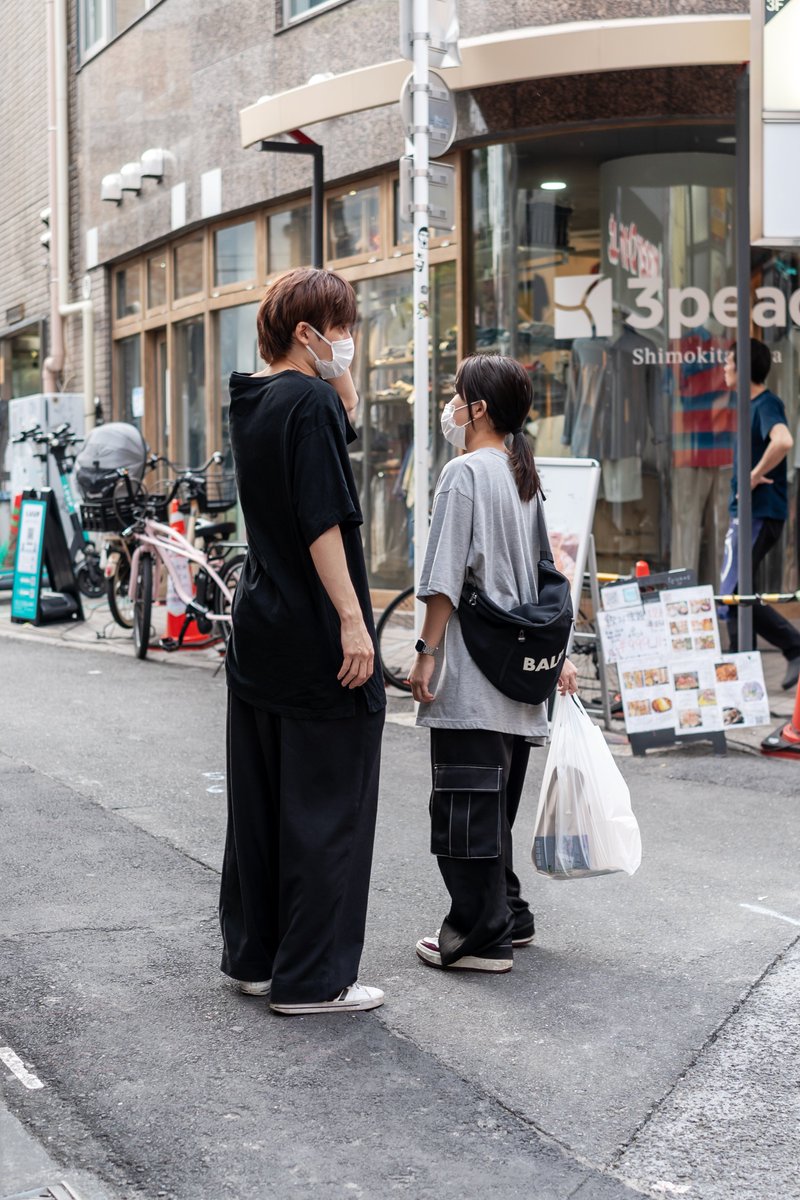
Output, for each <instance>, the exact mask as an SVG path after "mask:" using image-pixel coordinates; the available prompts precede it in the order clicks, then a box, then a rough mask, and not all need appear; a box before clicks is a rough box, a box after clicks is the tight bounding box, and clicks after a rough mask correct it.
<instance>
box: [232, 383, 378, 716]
mask: <svg viewBox="0 0 800 1200" xmlns="http://www.w3.org/2000/svg"><path fill="white" fill-rule="evenodd" d="M230 392H231V406H230V429H231V446H232V448H233V459H234V463H235V466H236V480H237V484H238V488H239V497H240V500H241V505H242V511H243V512H244V519H245V524H246V526H247V540H248V554H247V562H246V564H245V567H244V570H243V572H242V576H241V579H240V581H239V586H238V587H237V589H236V598H235V600H234V606H233V631H232V635H231V640H230V644H229V646H228V653H227V660H226V665H227V674H228V685H229V687H230V688H231V690H232V691H233V692H235V693H236V695H237V696H239V697H240V698H241V699H242V700H244V701H246V702H247V703H248V704H252V705H253V706H254V707H255V708H260V709H264V710H266V711H267V712H274V713H279V714H281V715H283V716H288V717H299V718H303V717H305V718H310V717H348V716H352V715H353V714H354V713H355V712H356V705H357V704H359V705H361V707H362V711H363V706H364V705H366V708H367V710H368V711H370V712H377V711H378V710H380V709H381V708H383V707H385V704H386V694H385V690H384V686H383V681H382V677H381V670H380V666H379V662H378V654H377V646H376V653H375V671H374V673H373V675H372V678H371V679H368V680H367V682H366V683H365V684H364V685H363V687H361V688H355V689H353V690H350V689H347V688H343V687H342V685H341V683H340V682H339V680H338V679H337V678H336V676H337V674H338V672H339V670H340V669H341V666H342V643H341V633H340V626H339V617H338V614H337V612H336V610H335V608H334V607H333V605H332V603H331V601H330V599H329V597H328V594H327V592H326V591H325V589H324V587H323V586H322V583H321V581H320V578H319V576H318V575H317V572H316V570H315V568H314V563H313V560H312V558H311V554H310V551H309V546H310V545H311V544H312V543H313V542H315V541H316V540H317V538H318V537H320V535H321V534H323V533H325V531H326V530H327V529H331V528H332V527H333V526H334V525H338V526H339V528H340V529H341V532H342V540H343V542H344V550H345V555H346V557H347V565H348V568H349V571H350V578H351V579H352V581H353V587H354V588H355V592H356V595H357V597H358V602H359V604H360V606H361V611H362V613H363V615H364V621H365V623H366V626H367V629H368V630H369V631H370V635H371V637H372V640H373V643H375V641H376V639H375V626H374V621H373V616H372V605H371V601H370V595H369V586H368V583H367V572H366V567H365V564H364V551H363V548H362V545H361V535H360V533H359V526H360V525H361V523H362V516H361V508H360V506H359V502H358V492H357V489H356V485H355V480H354V479H353V471H352V468H351V466H350V458H349V455H348V453H347V442H348V441H350V440H353V439H354V438H355V436H356V435H355V433H354V432H353V430H352V429H351V427H350V425H349V423H348V422H347V420H346V418H345V415H344V410H343V409H342V404H341V401H340V400H339V397H338V396H337V394H336V392H335V391H334V390H333V388H332V387H331V386H330V384H328V383H324V382H323V381H322V380H321V379H317V378H312V377H310V376H308V375H303V374H301V373H300V372H299V371H281V372H279V373H278V374H277V375H267V376H261V377H256V376H252V375H240V374H239V373H237V372H234V374H233V375H231V379H230Z"/></svg>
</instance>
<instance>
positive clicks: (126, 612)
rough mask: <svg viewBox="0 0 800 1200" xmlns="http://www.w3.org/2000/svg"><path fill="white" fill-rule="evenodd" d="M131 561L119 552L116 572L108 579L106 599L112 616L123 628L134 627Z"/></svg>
mask: <svg viewBox="0 0 800 1200" xmlns="http://www.w3.org/2000/svg"><path fill="white" fill-rule="evenodd" d="M130 582H131V563H130V559H129V558H128V556H127V554H118V556H117V562H116V566H115V567H114V574H113V575H111V576H109V577H108V578H107V579H106V599H107V600H108V607H109V610H110V612H111V616H112V617H113V618H114V620H115V621H116V623H117V624H118V625H119V626H120V627H121V628H122V629H133V601H132V600H131V598H130V595H129V588H130Z"/></svg>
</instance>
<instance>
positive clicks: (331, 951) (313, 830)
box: [219, 691, 384, 1004]
mask: <svg viewBox="0 0 800 1200" xmlns="http://www.w3.org/2000/svg"><path fill="white" fill-rule="evenodd" d="M360 708H361V710H360V711H359V712H358V713H357V715H356V716H353V717H347V718H343V719H334V720H319V719H311V720H296V719H294V718H288V717H281V716H277V715H275V714H273V713H267V712H263V711H261V710H260V709H256V708H253V707H252V706H251V705H249V704H246V703H245V702H244V701H243V700H241V699H240V698H239V697H238V696H236V695H234V694H233V692H230V691H229V692H228V726H227V762H228V832H227V837H226V841H225V856H224V860H223V866H222V885H221V889H220V905H219V912H220V925H221V927H222V937H223V943H224V950H223V956H222V970H223V971H224V972H225V973H226V974H227V975H230V976H232V977H233V978H234V979H241V980H265V979H270V978H271V979H272V1000H273V1001H275V1002H276V1003H279V1004H303V1003H313V1002H315V1001H322V1000H330V999H333V998H334V997H335V996H337V995H338V994H339V992H340V991H341V990H342V989H343V988H345V987H347V986H348V985H349V984H351V983H354V982H355V980H356V979H357V977H358V967H359V962H360V959H361V951H362V949H363V945H364V927H365V923H366V915H367V899H368V893H369V880H370V871H371V868H372V847H373V842H374V837H375V816H376V810H377V803H378V779H379V770H380V748H381V736H382V732H383V721H384V713H383V711H381V712H378V713H369V712H367V711H366V708H365V707H363V705H361V706H360Z"/></svg>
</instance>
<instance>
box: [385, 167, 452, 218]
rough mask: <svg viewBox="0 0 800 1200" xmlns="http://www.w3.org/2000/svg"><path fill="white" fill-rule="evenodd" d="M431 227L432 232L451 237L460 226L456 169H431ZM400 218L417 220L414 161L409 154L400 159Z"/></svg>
mask: <svg viewBox="0 0 800 1200" xmlns="http://www.w3.org/2000/svg"><path fill="white" fill-rule="evenodd" d="M428 186H429V192H428V224H429V225H430V227H431V228H432V229H441V230H443V231H444V232H445V233H449V232H450V230H451V229H453V228H454V227H455V223H456V169H455V167H451V166H449V165H448V164H447V163H434V162H432V163H431V164H430V167H429V168H428ZM398 204H399V207H400V214H401V217H402V219H403V220H404V221H408V222H409V223H411V222H412V221H413V220H414V159H413V157H412V155H410V154H406V155H404V156H403V157H402V158H401V159H400V195H399V197H398Z"/></svg>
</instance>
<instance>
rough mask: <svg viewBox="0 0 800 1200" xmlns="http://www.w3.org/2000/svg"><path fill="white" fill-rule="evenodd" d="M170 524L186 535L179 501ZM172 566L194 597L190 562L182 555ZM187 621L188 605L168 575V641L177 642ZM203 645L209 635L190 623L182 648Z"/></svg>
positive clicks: (172, 507)
mask: <svg viewBox="0 0 800 1200" xmlns="http://www.w3.org/2000/svg"><path fill="white" fill-rule="evenodd" d="M169 523H170V526H171V528H172V529H174V530H175V532H176V533H181V534H183V535H184V536H185V535H186V524H185V522H184V519H183V517H182V516H181V512H180V504H179V503H178V501H177V500H173V501H172V503H171V504H170V506H169ZM172 565H173V568H174V570H175V573H176V574H177V576H178V578H179V579H180V581H181V584H182V586H183V588H184V591H186V592H189V593H191V594H192V595H194V586H193V584H192V574H191V571H190V570H189V560H188V559H187V558H184V557H183V556H182V555H180V554H175V555H173V556H172ZM185 620H186V605H185V604H184V603H183V601H182V600H181V598H180V596H179V595H178V592H177V589H176V587H175V584H174V583H173V582H172V576H171V575H167V636H166V639H165V640H166V641H171V642H173V643H174V642H177V640H178V638H179V637H180V634H181V630H182V629H183V626H184V622H185ZM197 643H202V644H203V645H204V646H206V645H208V634H207V633H201V632H200V630H199V629H198V628H197V622H196V621H190V622H189V624H188V625H187V626H186V632H185V633H184V635H183V641H182V642H181V646H186V647H188V646H191V645H193V644H194V645H195V646H196V645H197Z"/></svg>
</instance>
